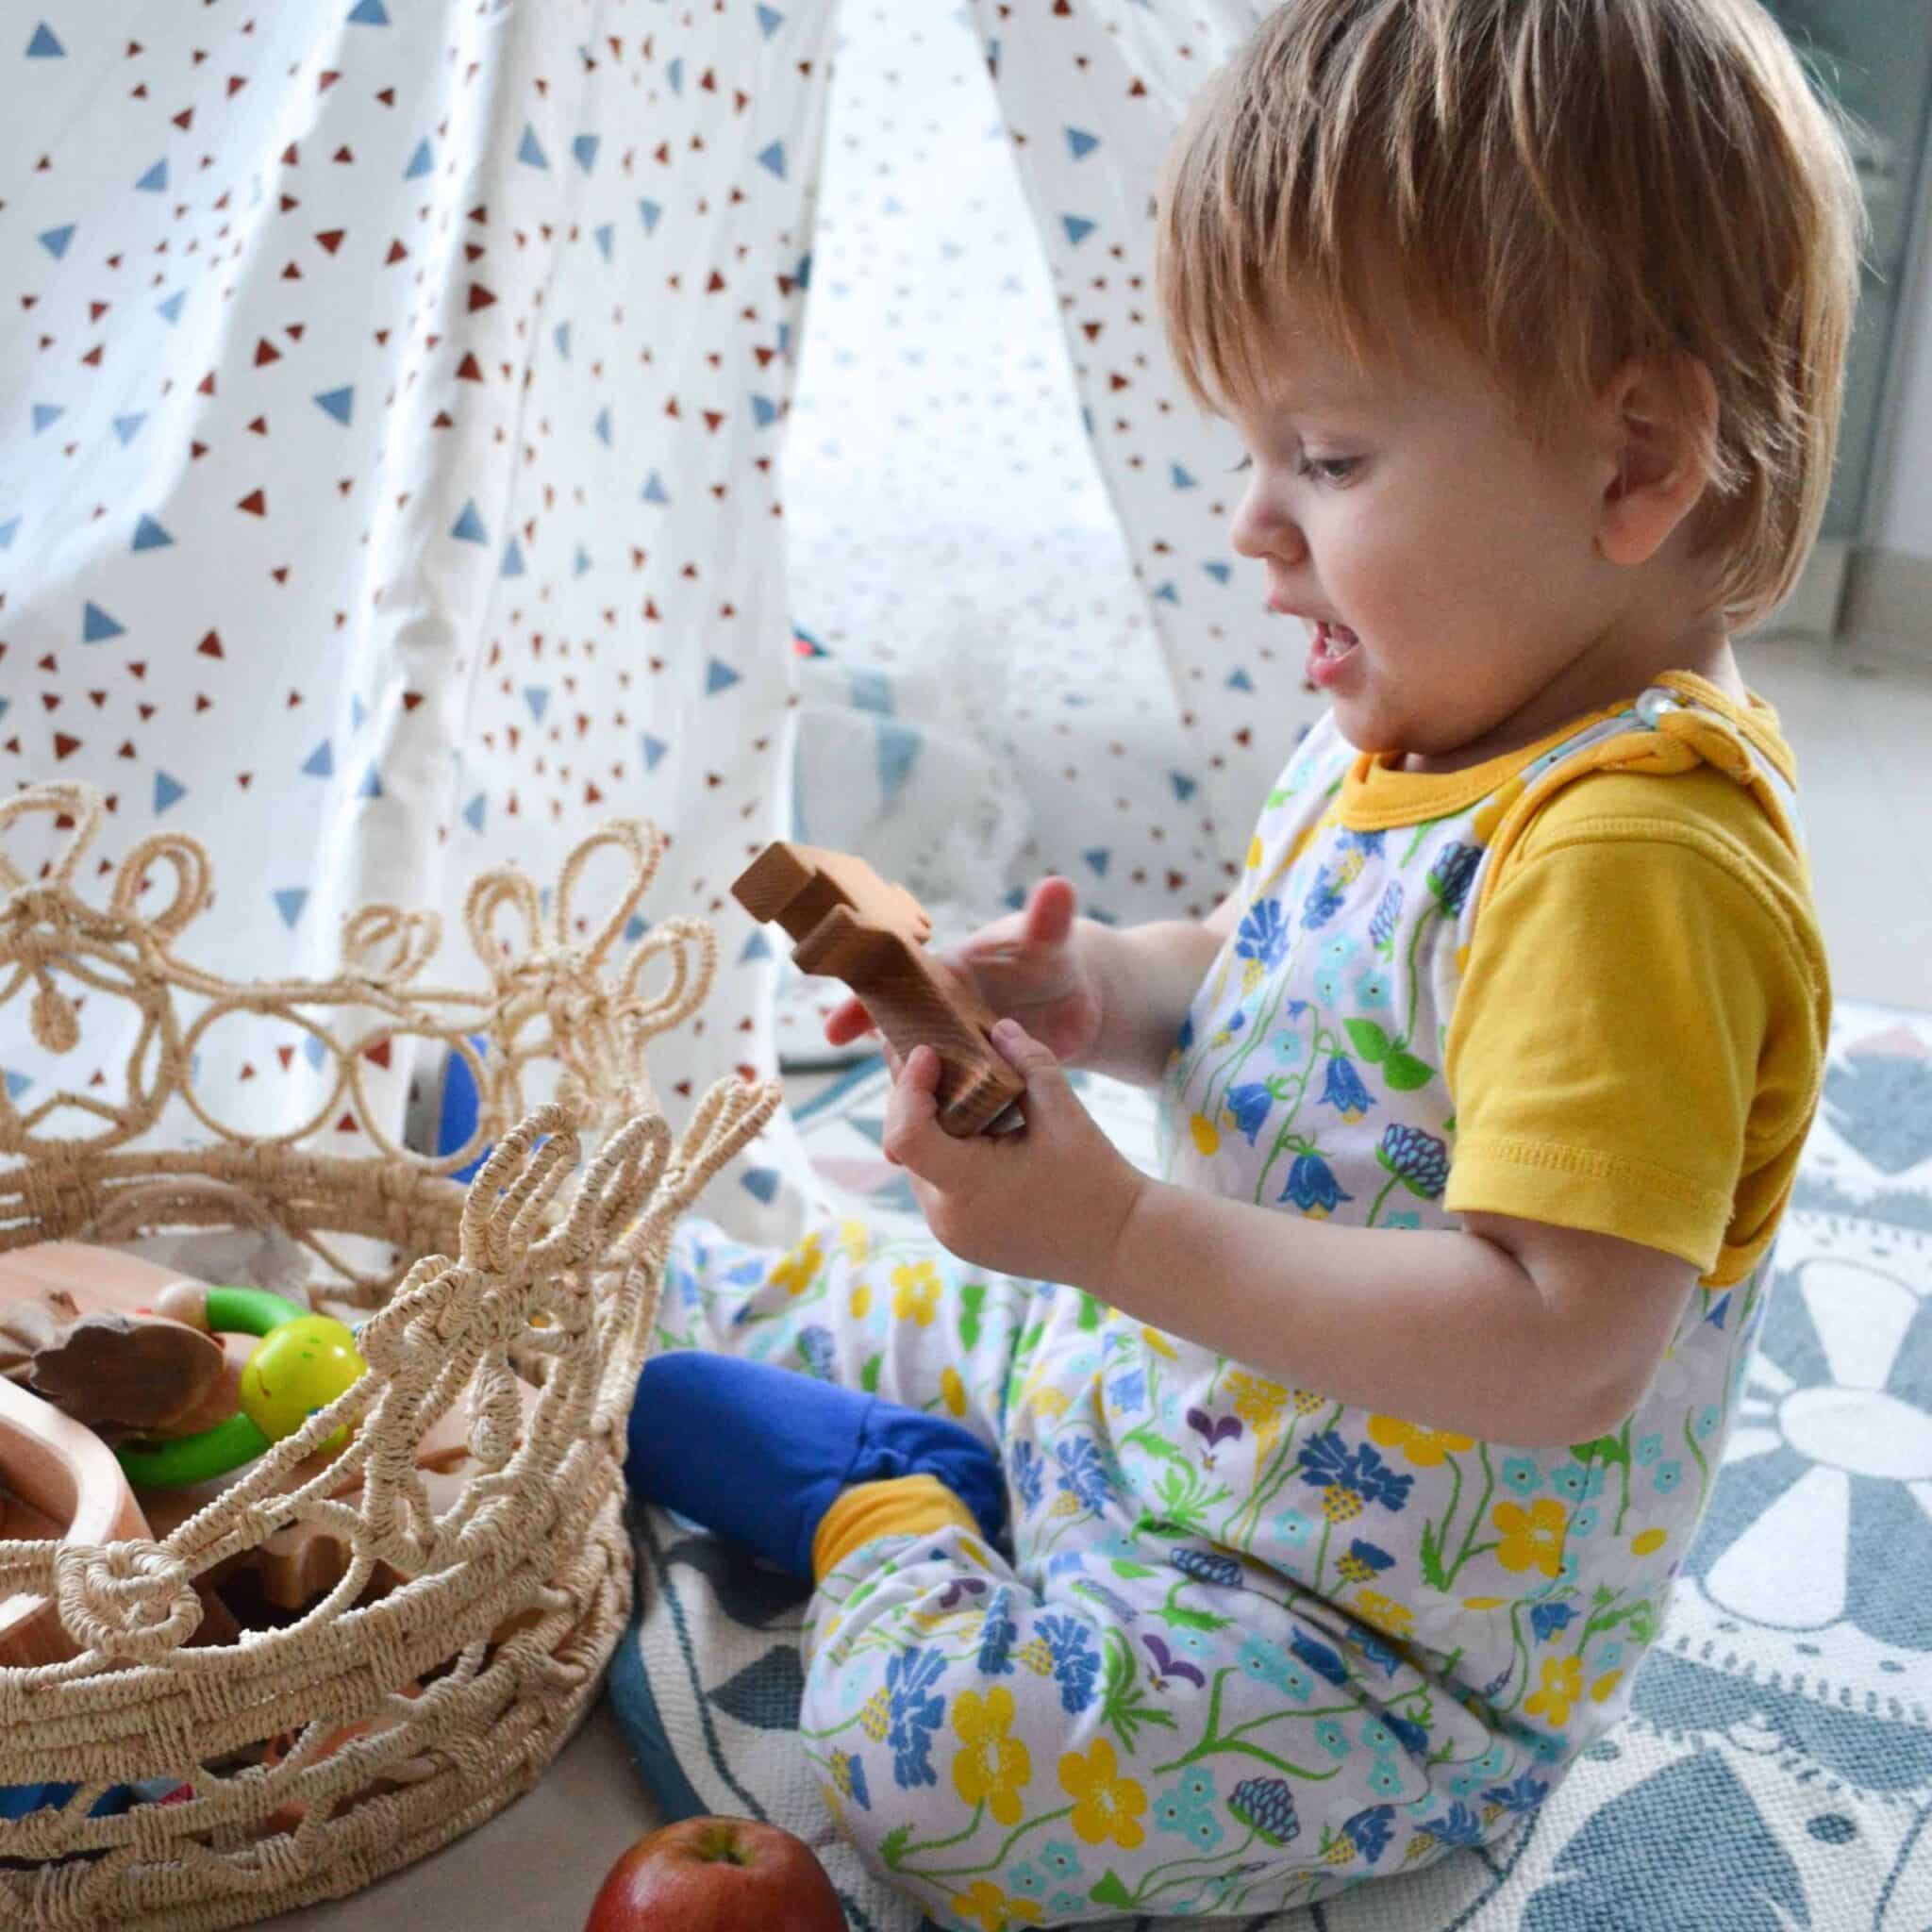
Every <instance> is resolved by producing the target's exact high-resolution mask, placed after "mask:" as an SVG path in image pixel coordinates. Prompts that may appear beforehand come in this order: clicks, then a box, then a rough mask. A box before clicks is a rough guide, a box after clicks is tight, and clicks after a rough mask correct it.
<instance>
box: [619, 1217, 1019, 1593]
mask: <svg viewBox="0 0 1932 1932" xmlns="http://www.w3.org/2000/svg"><path fill="white" fill-rule="evenodd" d="M1039 1294H1040V1291H1038V1290H1037V1289H1036V1286H1035V1285H1034V1284H1032V1283H1029V1282H1021V1281H1015V1280H1013V1279H1011V1278H1010V1277H1007V1276H999V1275H992V1276H987V1275H983V1274H978V1273H977V1272H976V1271H973V1270H969V1269H967V1268H965V1267H964V1266H963V1264H961V1263H959V1262H958V1261H956V1260H955V1259H954V1258H953V1257H951V1256H949V1255H946V1254H945V1253H944V1252H943V1251H942V1250H940V1249H938V1248H936V1247H935V1246H934V1245H933V1244H932V1243H931V1242H930V1241H925V1240H919V1241H897V1242H892V1243H889V1244H884V1245H881V1244H879V1243H878V1242H877V1241H875V1238H874V1236H873V1235H872V1234H871V1232H870V1231H869V1230H868V1229H866V1228H865V1227H864V1226H863V1224H857V1223H851V1222H846V1223H842V1224H822V1225H820V1226H818V1227H815V1228H813V1229H812V1230H811V1231H810V1232H809V1233H808V1235H807V1236H806V1238H805V1239H804V1240H803V1241H801V1242H800V1243H799V1245H798V1246H797V1247H795V1248H793V1249H792V1250H791V1252H790V1253H787V1254H779V1253H776V1252H774V1251H770V1250H763V1249H752V1248H746V1247H743V1246H742V1245H741V1244H739V1243H736V1242H732V1241H728V1240H727V1239H725V1238H724V1236H722V1235H721V1234H720V1233H719V1231H718V1230H717V1229H716V1228H713V1227H710V1226H709V1225H708V1224H704V1223H687V1224H685V1225H684V1226H682V1227H680V1228H679V1230H678V1231H677V1236H676V1238H675V1241H674V1244H673V1249H672V1254H671V1257H670V1260H669V1265H668V1266H667V1269H666V1279H665V1284H664V1296H663V1301H662V1305H661V1306H660V1310H659V1316H658V1341H659V1353H658V1355H657V1356H656V1357H654V1359H653V1360H652V1361H651V1362H650V1363H649V1364H648V1365H647V1366H646V1368H645V1370H644V1374H643V1377H642V1379H641V1382H640V1384H639V1388H638V1397H637V1402H636V1404H635V1405H634V1407H633V1410H632V1415H631V1423H630V1439H629V1457H628V1461H627V1474H628V1475H629V1478H630V1482H631V1486H632V1488H633V1490H634V1491H636V1492H637V1493H639V1494H640V1495H642V1496H645V1497H648V1498H649V1499H651V1500H652V1501H654V1502H658V1503H660V1504H663V1505H665V1506H666V1507H670V1508H673V1509H675V1510H676V1511H678V1513H679V1514H681V1515H684V1516H687V1517H689V1518H691V1520H692V1521H695V1522H698V1523H702V1524H706V1525H707V1526H708V1527H710V1528H712V1529H715V1530H717V1531H719V1532H720V1533H721V1534H723V1535H724V1536H726V1537H728V1538H730V1539H731V1540H732V1541H736V1542H739V1543H741V1544H742V1545H744V1546H745V1547H747V1548H749V1549H751V1550H753V1551H754V1552H756V1553H757V1554H758V1555H759V1556H761V1557H765V1558H766V1559H767V1560H768V1561H771V1562H774V1563H776V1564H777V1565H778V1566H779V1567H781V1568H784V1569H787V1570H790V1571H791V1572H793V1573H794V1574H800V1575H805V1576H809V1575H810V1574H811V1560H810V1555H811V1548H812V1541H813V1538H814V1537H815V1535H816V1533H817V1529H818V1524H819V1522H820V1519H821V1518H822V1517H823V1515H824V1511H825V1509H826V1507H827V1506H829V1505H830V1504H831V1502H832V1501H833V1499H834V1497H835V1496H837V1495H838V1494H839V1493H840V1492H841V1491H843V1490H846V1489H848V1488H851V1487H853V1486H855V1485H862V1484H885V1483H889V1482H892V1481H894V1480H896V1479H899V1478H905V1477H920V1478H923V1479H924V1487H922V1485H921V1484H919V1483H914V1484H913V1485H912V1487H911V1488H910V1489H909V1490H908V1491H906V1492H905V1493H904V1494H903V1495H898V1496H896V1497H887V1496H874V1507H875V1508H883V1509H885V1510H886V1512H887V1515H888V1516H889V1517H891V1521H892V1522H893V1523H894V1524H896V1525H898V1526H901V1527H907V1526H930V1524H929V1519H930V1517H931V1510H930V1507H929V1506H930V1501H931V1499H930V1497H929V1495H928V1494H927V1493H926V1491H927V1490H929V1489H930V1487H931V1486H932V1485H933V1484H934V1483H937V1484H939V1485H941V1486H943V1488H944V1489H945V1490H946V1491H948V1492H950V1494H951V1495H952V1496H953V1497H955V1498H958V1499H959V1500H960V1501H962V1502H963V1503H964V1504H965V1506H966V1507H965V1508H964V1509H963V1510H957V1508H956V1513H958V1515H960V1516H961V1518H962V1519H963V1520H965V1521H969V1522H973V1523H975V1524H977V1526H978V1527H979V1529H980V1531H981V1533H982V1534H983V1535H985V1536H987V1537H989V1538H991V1537H994V1536H997V1535H998V1534H999V1532H1000V1529H1001V1527H1002V1526H1003V1523H1004V1519H1005V1513H1006V1497H1005V1489H1006V1485H1005V1480H1004V1476H1003V1474H1002V1471H1001V1468H1000V1463H999V1459H998V1456H997V1453H996V1447H995V1445H996V1444H997V1442H998V1440H999V1433H1000V1428H1001V1423H1002V1419H1003V1415H1004V1407H1005V1402H1006V1388H1007V1383H1008V1371H1009V1368H1010V1364H1011V1359H1012V1353H1013V1348H1014V1344H1015V1341H1017V1339H1018V1337H1019V1335H1020V1334H1021V1332H1022V1330H1023V1328H1024V1323H1025V1320H1026V1315H1027V1311H1028V1309H1029V1307H1031V1305H1032V1304H1033V1303H1034V1302H1035V1301H1036V1299H1038V1298H1039ZM908 1510H909V1514H908ZM881 1520H882V1521H883V1519H881Z"/></svg>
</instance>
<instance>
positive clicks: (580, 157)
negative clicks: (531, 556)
mask: <svg viewBox="0 0 1932 1932" xmlns="http://www.w3.org/2000/svg"><path fill="white" fill-rule="evenodd" d="M597 147H598V139H597V137H596V136H595V135H594V134H580V135H578V136H577V138H576V139H575V141H574V142H571V144H570V151H571V153H572V154H574V155H575V156H576V158H577V166H578V167H580V168H581V169H582V170H583V171H584V173H585V174H587V175H588V174H589V173H590V172H591V169H592V168H594V167H595V166H596V165H597Z"/></svg>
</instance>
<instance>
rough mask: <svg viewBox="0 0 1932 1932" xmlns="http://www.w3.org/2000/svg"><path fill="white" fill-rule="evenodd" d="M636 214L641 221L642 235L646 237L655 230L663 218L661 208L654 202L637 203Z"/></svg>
mask: <svg viewBox="0 0 1932 1932" xmlns="http://www.w3.org/2000/svg"><path fill="white" fill-rule="evenodd" d="M638 213H639V215H640V216H641V219H642V221H643V224H644V233H645V234H647V235H648V234H651V233H652V232H653V231H654V230H655V229H656V228H657V225H658V223H659V222H660V221H662V220H663V218H664V209H663V208H662V206H661V205H660V204H659V203H658V202H655V201H641V202H639V203H638Z"/></svg>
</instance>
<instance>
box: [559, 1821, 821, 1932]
mask: <svg viewBox="0 0 1932 1932" xmlns="http://www.w3.org/2000/svg"><path fill="white" fill-rule="evenodd" d="M584 1932H846V1927H845V1914H844V1912H843V1911H842V1910H841V1908H840V1905H839V1894H838V1893H837V1892H835V1891H834V1890H832V1881H831V1880H830V1879H829V1878H827V1877H826V1876H825V1868H824V1866H823V1865H821V1864H820V1863H819V1861H818V1860H817V1859H816V1858H815V1857H812V1854H811V1848H810V1846H808V1844H806V1843H805V1842H804V1840H801V1839H795V1838H793V1837H792V1836H791V1833H790V1832H789V1831H780V1830H779V1829H778V1827H777V1826H776V1825H775V1824H756V1823H754V1821H752V1820H751V1819H749V1818H687V1819H684V1820H682V1821H681V1822H680V1823H678V1824H667V1825H665V1826H664V1828H663V1829H662V1830H661V1831H654V1832H652V1833H651V1835H650V1836H649V1837H648V1838H641V1839H639V1840H638V1841H637V1843H636V1844H634V1845H633V1846H631V1848H630V1850H629V1851H627V1852H626V1853H625V1855H624V1856H623V1857H621V1858H620V1859H618V1861H617V1863H616V1864H614V1865H613V1866H611V1868H610V1872H609V1874H608V1876H607V1877H606V1878H605V1880H604V1883H603V1885H602V1887H601V1888H600V1889H599V1890H598V1892H597V1896H596V1897H595V1898H594V1899H593V1900H592V1901H591V1916H590V1917H589V1918H588V1919H587V1920H585V1922H584Z"/></svg>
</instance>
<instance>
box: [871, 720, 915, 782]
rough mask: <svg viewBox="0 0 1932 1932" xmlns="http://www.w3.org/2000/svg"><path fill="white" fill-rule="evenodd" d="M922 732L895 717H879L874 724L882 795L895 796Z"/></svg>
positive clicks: (912, 762)
mask: <svg viewBox="0 0 1932 1932" xmlns="http://www.w3.org/2000/svg"><path fill="white" fill-rule="evenodd" d="M923 741H924V740H923V737H922V734H921V733H920V732H918V731H917V730H915V729H914V728H913V727H912V726H911V725H910V724H900V723H899V722H898V721H897V720H896V719H891V718H881V719H880V720H879V723H878V742H877V752H878V771H879V791H880V794H881V795H882V796H883V797H885V798H888V799H890V798H893V797H896V796H897V795H898V792H899V791H900V788H901V787H902V786H904V784H905V783H906V779H907V775H908V774H909V773H910V772H911V770H912V767H913V764H914V762H915V760H916V759H917V758H918V757H919V747H920V745H921V743H922V742H923Z"/></svg>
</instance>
